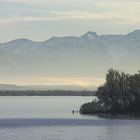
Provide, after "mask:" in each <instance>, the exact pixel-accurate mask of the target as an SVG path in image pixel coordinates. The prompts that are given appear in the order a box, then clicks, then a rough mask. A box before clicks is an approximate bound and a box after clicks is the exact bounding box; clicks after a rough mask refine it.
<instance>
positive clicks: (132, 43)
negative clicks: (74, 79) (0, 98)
mask: <svg viewBox="0 0 140 140" xmlns="http://www.w3.org/2000/svg"><path fill="white" fill-rule="evenodd" d="M139 60H140V30H135V31H133V32H131V33H128V34H126V35H98V34H97V33H95V32H87V33H86V34H84V35H81V36H79V37H75V36H66V37H52V38H50V39H49V40H46V41H43V42H34V41H31V40H28V39H17V40H13V41H10V42H6V43H1V44H0V76H8V75H20V74H26V75H32V76H33V75H38V74H44V75H46V76H50V75H51V76H52V75H56V76H66V75H69V76H75V75H76V76H96V77H97V76H104V74H105V73H106V70H107V69H108V68H110V67H113V68H117V69H120V70H123V71H126V72H136V71H137V70H139V69H140V65H139Z"/></svg>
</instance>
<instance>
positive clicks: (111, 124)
mask: <svg viewBox="0 0 140 140" xmlns="http://www.w3.org/2000/svg"><path fill="white" fill-rule="evenodd" d="M93 99H94V98H93V97H60V96H59V97H26V96H25V97H0V140H124V139H127V140H139V139H140V121H139V120H113V119H110V120H109V119H102V118H98V117H97V116H83V115H80V114H74V115H73V114H72V110H78V109H79V107H80V105H81V104H83V103H85V102H90V101H92V100H93Z"/></svg>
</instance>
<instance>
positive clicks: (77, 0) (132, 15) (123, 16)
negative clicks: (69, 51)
mask: <svg viewBox="0 0 140 140" xmlns="http://www.w3.org/2000/svg"><path fill="white" fill-rule="evenodd" d="M0 7H1V8H0V31H1V32H0V42H6V41H9V40H13V39H16V38H28V39H32V40H34V41H43V40H47V39H49V38H50V37H52V36H67V35H75V36H79V35H81V34H84V33H85V32H87V31H95V32H97V33H98V34H126V33H128V32H130V31H133V30H135V29H140V27H139V25H140V18H139V15H140V10H139V9H140V1H139V0H123V1H121V0H0Z"/></svg>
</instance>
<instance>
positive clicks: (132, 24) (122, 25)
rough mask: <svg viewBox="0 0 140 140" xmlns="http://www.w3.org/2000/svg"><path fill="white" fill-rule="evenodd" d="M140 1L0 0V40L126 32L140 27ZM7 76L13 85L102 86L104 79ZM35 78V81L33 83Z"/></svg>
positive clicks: (44, 38) (36, 39)
mask: <svg viewBox="0 0 140 140" xmlns="http://www.w3.org/2000/svg"><path fill="white" fill-rule="evenodd" d="M139 16H140V0H0V42H5V41H9V40H13V39H16V38H28V39H32V40H35V41H42V40H47V39H49V38H50V37H52V36H67V35H76V36H79V35H81V34H84V33H85V32H87V31H95V32H97V33H98V34H127V33H128V32H130V31H133V30H135V29H140V17H139ZM41 78H42V77H38V78H36V79H35V78H31V79H30V80H29V79H27V80H26V79H21V78H19V80H17V79H16V80H15V79H12V78H11V79H6V78H4V80H5V81H4V80H2V81H0V82H1V83H3V82H4V83H13V84H32V83H33V84H42V83H45V82H46V83H47V84H48V83H49V84H50V85H53V84H54V85H55V84H56V85H57V84H60V85H61V84H62V85H63V84H67V85H71V84H77V85H82V86H86V85H88V84H90V83H93V82H94V81H96V82H94V83H96V84H95V85H99V84H100V83H103V79H96V78H93V79H91V78H89V77H87V78H85V77H83V78H71V77H64V78H63V77H61V78H56V77H52V78H50V79H41ZM33 81H34V82H33Z"/></svg>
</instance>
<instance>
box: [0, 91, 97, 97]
mask: <svg viewBox="0 0 140 140" xmlns="http://www.w3.org/2000/svg"><path fill="white" fill-rule="evenodd" d="M0 96H95V91H85V90H83V91H72V90H47V91H46V90H0Z"/></svg>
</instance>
